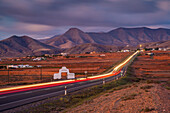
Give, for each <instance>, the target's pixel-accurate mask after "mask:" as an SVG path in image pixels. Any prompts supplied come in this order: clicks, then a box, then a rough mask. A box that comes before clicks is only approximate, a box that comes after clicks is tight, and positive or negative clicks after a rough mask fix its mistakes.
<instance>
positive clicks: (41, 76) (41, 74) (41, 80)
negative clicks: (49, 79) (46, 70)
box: [40, 67, 42, 81]
mask: <svg viewBox="0 0 170 113" xmlns="http://www.w3.org/2000/svg"><path fill="white" fill-rule="evenodd" d="M40 76H41V81H42V67H41V68H40Z"/></svg>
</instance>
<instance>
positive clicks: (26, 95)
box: [0, 56, 135, 111]
mask: <svg viewBox="0 0 170 113" xmlns="http://www.w3.org/2000/svg"><path fill="white" fill-rule="evenodd" d="M134 57H135V56H134ZM134 57H133V58H134ZM133 58H132V59H131V61H129V62H132V61H133ZM127 65H128V64H127ZM127 65H126V66H124V67H123V68H122V71H121V72H120V73H119V74H117V75H115V76H110V77H107V78H104V79H103V78H102V79H95V80H89V81H82V82H76V83H69V84H65V85H60V86H53V87H48V88H42V89H34V90H28V91H21V92H16V93H8V94H4V95H0V111H5V110H7V109H11V108H14V107H18V106H21V105H24V104H28V103H32V102H35V101H39V100H43V99H46V98H49V97H54V96H59V95H64V92H65V86H67V93H71V92H74V91H77V90H81V89H83V88H87V87H91V86H95V85H99V84H103V80H104V81H105V82H109V81H112V80H115V79H117V78H118V77H121V76H123V75H124V74H125V72H126V68H127Z"/></svg>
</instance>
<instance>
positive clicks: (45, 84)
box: [0, 51, 139, 95]
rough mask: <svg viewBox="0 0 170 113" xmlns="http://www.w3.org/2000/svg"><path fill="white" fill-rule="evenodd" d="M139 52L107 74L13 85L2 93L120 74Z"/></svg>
mask: <svg viewBox="0 0 170 113" xmlns="http://www.w3.org/2000/svg"><path fill="white" fill-rule="evenodd" d="M138 53H139V51H136V52H135V53H134V54H132V55H131V56H130V57H128V58H127V59H126V60H125V61H123V62H122V63H121V64H119V65H118V66H116V67H115V68H114V69H113V71H112V72H109V73H106V74H100V75H96V76H91V77H88V78H79V79H77V80H62V81H54V82H47V83H38V84H32V85H23V86H16V87H11V88H3V89H0V95H2V94H8V93H14V92H20V91H27V90H33V89H40V88H46V87H52V86H58V85H64V84H70V83H75V82H82V81H88V80H94V79H100V78H106V77H109V76H114V75H117V74H119V73H120V70H121V68H123V66H124V65H126V64H127V63H128V62H129V61H130V59H131V58H132V57H134V56H135V55H136V54H138Z"/></svg>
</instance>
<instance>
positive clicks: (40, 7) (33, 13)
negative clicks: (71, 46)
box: [0, 0, 170, 40]
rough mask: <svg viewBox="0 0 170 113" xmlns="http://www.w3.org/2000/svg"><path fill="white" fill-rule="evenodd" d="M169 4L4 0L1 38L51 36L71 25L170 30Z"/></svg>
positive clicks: (0, 8) (163, 0) (166, 0)
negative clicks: (143, 27) (142, 27)
mask: <svg viewBox="0 0 170 113" xmlns="http://www.w3.org/2000/svg"><path fill="white" fill-rule="evenodd" d="M169 6H170V1H169V0H138V1H136V0H93V1H91V0H86V1H77V0H57V1H55V0H48V1H47V0H31V1H28V0H15V1H13V0H1V1H0V25H1V26H0V40H1V39H5V38H7V37H9V36H11V35H29V36H31V37H34V38H35V39H38V38H49V37H52V36H53V35H55V34H62V33H64V31H67V29H69V28H72V27H76V28H79V29H81V30H83V31H85V32H89V31H90V32H103V31H109V30H112V29H113V28H118V27H130V28H132V27H141V26H145V27H149V28H168V29H170V21H169V20H170V15H169V13H170V8H169Z"/></svg>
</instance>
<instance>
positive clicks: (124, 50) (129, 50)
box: [121, 49, 130, 52]
mask: <svg viewBox="0 0 170 113" xmlns="http://www.w3.org/2000/svg"><path fill="white" fill-rule="evenodd" d="M121 52H130V50H128V49H126V50H121Z"/></svg>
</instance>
